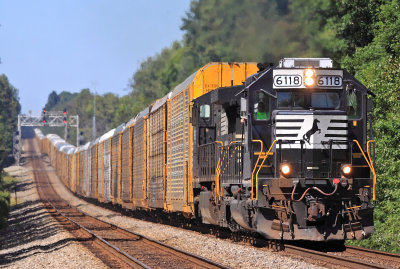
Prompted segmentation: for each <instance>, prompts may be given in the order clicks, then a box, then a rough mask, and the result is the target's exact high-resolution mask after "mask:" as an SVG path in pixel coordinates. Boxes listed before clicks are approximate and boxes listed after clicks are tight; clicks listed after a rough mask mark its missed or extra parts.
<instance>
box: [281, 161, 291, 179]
mask: <svg viewBox="0 0 400 269" xmlns="http://www.w3.org/2000/svg"><path fill="white" fill-rule="evenodd" d="M281 172H282V174H283V175H284V176H288V175H289V174H290V166H289V165H288V164H286V163H285V164H282V165H281Z"/></svg>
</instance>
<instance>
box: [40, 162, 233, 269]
mask: <svg viewBox="0 0 400 269" xmlns="http://www.w3.org/2000/svg"><path fill="white" fill-rule="evenodd" d="M34 170H35V171H34V172H35V173H37V171H36V169H34ZM47 181H48V186H49V187H50V188H51V189H52V190H53V192H54V193H56V191H55V189H54V187H53V186H52V184H51V183H50V181H49V178H48V176H47ZM39 184H40V183H39ZM40 189H41V186H40ZM41 191H42V190H41ZM57 196H58V195H57ZM58 198H59V199H60V201H62V202H64V203H66V204H67V205H68V207H69V208H72V209H74V210H76V211H78V212H79V213H81V214H82V215H83V216H85V217H89V218H93V219H96V221H98V222H100V223H103V224H106V225H109V226H111V227H114V228H117V229H120V230H122V231H124V232H126V233H128V234H129V235H134V236H137V237H139V238H141V239H145V240H147V241H149V242H151V243H153V244H156V245H160V246H163V247H165V248H168V249H170V250H172V251H175V252H178V253H180V254H183V255H187V256H190V257H192V258H194V259H197V260H199V261H201V262H204V263H207V264H209V265H211V266H214V267H217V268H223V269H231V267H228V266H225V265H222V264H220V263H217V262H214V261H212V260H209V259H207V258H204V257H201V256H198V255H196V254H193V253H189V252H186V251H184V250H181V249H178V248H175V247H172V246H169V245H167V244H165V243H162V242H160V241H157V240H153V239H151V238H148V237H146V236H143V235H141V234H138V233H135V232H132V231H129V230H127V229H125V228H122V227H119V226H117V225H115V224H113V223H109V222H107V221H104V220H100V219H98V218H94V217H92V216H90V215H88V214H86V213H85V212H83V211H82V210H80V209H78V208H76V207H74V206H71V205H70V204H68V202H66V201H65V200H64V199H63V198H61V197H58ZM45 200H46V201H47V202H48V203H49V204H50V205H51V206H52V207H53V208H54V210H56V211H57V213H58V214H60V215H62V216H63V217H64V218H66V219H68V220H69V221H70V222H72V223H74V224H75V225H77V226H79V227H80V228H82V229H83V230H85V231H86V232H88V233H90V234H91V235H92V236H94V237H95V238H97V239H99V240H100V241H102V242H103V243H104V244H106V245H108V246H109V247H112V248H113V249H114V250H115V251H117V252H118V253H121V254H122V255H124V256H125V257H127V258H128V259H131V260H132V261H134V262H135V263H138V264H139V265H140V266H142V267H143V268H150V267H149V266H147V265H146V264H144V263H142V262H140V261H139V260H137V259H136V258H134V257H132V256H131V255H129V254H128V253H126V252H124V251H123V250H121V249H119V248H118V247H117V246H115V245H113V244H111V243H109V242H108V241H107V240H105V239H103V238H102V237H101V236H99V235H97V234H96V233H94V232H92V231H90V230H89V229H87V228H85V227H84V226H82V225H80V224H79V223H77V222H76V221H74V220H72V219H71V218H69V217H68V216H66V215H65V214H63V213H62V212H60V211H59V210H57V208H56V207H55V206H54V205H53V203H51V202H50V201H48V199H45Z"/></svg>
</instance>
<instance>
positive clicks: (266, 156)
mask: <svg viewBox="0 0 400 269" xmlns="http://www.w3.org/2000/svg"><path fill="white" fill-rule="evenodd" d="M277 141H278V140H277V139H275V140H274V141H273V142H272V144H271V146H270V147H269V150H268V151H267V153H266V154H265V157H264V159H263V161H262V163H261V164H260V167H258V170H257V173H256V200H258V173H260V170H261V167H262V166H263V165H264V162H265V160H267V158H268V155H269V153H270V152H271V150H272V148H273V147H274V145H275V143H276V142H277ZM252 191H253V189H252ZM252 194H253V193H252Z"/></svg>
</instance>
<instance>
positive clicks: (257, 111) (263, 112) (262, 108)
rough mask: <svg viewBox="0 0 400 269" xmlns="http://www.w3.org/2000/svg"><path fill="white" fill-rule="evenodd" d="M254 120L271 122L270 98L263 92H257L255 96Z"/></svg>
mask: <svg viewBox="0 0 400 269" xmlns="http://www.w3.org/2000/svg"><path fill="white" fill-rule="evenodd" d="M253 102H254V119H256V120H269V119H270V118H271V113H270V112H269V96H268V95H267V94H265V93H264V92H262V91H256V92H255V95H254V99H253Z"/></svg>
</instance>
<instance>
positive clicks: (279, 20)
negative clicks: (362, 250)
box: [48, 0, 400, 252]
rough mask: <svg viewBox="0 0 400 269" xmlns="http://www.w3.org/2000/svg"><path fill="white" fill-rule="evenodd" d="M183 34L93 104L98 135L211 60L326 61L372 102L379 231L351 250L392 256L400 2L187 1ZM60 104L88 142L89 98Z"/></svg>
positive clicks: (398, 159) (398, 207) (399, 208)
mask: <svg viewBox="0 0 400 269" xmlns="http://www.w3.org/2000/svg"><path fill="white" fill-rule="evenodd" d="M181 29H182V30H183V31H184V35H183V37H182V40H181V41H175V42H174V43H173V44H171V46H169V47H166V48H164V49H163V50H162V51H161V52H159V53H157V54H156V55H154V56H151V57H148V58H147V59H146V60H145V61H143V62H142V63H141V65H140V68H139V69H138V70H137V71H136V72H135V73H134V74H133V75H132V77H131V84H130V87H131V92H130V93H129V94H127V95H126V96H123V97H120V98H119V97H118V96H116V95H114V94H112V93H109V94H106V95H101V96H97V97H96V102H97V104H98V105H97V108H98V110H97V119H98V124H97V132H98V134H102V133H104V132H105V131H107V130H109V129H110V128H114V127H116V126H117V125H119V124H121V123H122V122H124V121H127V120H129V119H130V118H132V117H134V116H135V115H136V114H137V113H139V112H140V111H141V110H142V109H143V108H144V107H146V106H148V105H149V104H150V103H151V102H153V101H154V100H155V99H157V98H160V97H162V96H164V95H165V94H167V93H168V92H169V91H171V90H173V88H174V87H175V86H176V85H178V84H179V83H180V82H182V81H183V80H184V79H185V78H186V77H188V76H189V75H190V74H192V73H193V72H194V71H195V70H197V69H198V68H199V67H201V66H203V65H204V64H206V63H208V62H210V61H228V62H229V61H255V62H266V63H274V64H277V62H278V60H279V59H281V58H283V57H330V58H332V59H334V63H335V65H336V66H337V67H342V68H345V69H347V70H348V71H350V72H351V73H352V74H353V75H355V76H356V78H357V79H359V80H360V81H361V82H362V83H363V84H365V85H366V86H367V87H368V88H370V89H371V91H372V92H373V93H374V94H375V95H376V97H375V98H374V111H373V127H374V136H375V139H376V141H377V142H376V170H377V175H378V187H377V198H378V203H377V207H376V210H375V227H376V230H377V232H376V233H375V234H374V235H373V236H372V237H371V238H370V239H368V240H364V241H361V242H356V243H357V244H361V245H364V246H368V247H374V248H379V249H382V250H386V251H396V252H400V235H399V234H398V232H397V231H398V223H399V222H400V200H399V197H400V181H399V179H400V148H399V147H398V145H399V144H400V132H399V130H400V116H399V113H400V79H399V77H400V1H399V0H392V1H390V0H341V1H336V0H315V1H308V0H253V1H245V0H192V2H191V4H190V9H189V10H188V11H187V13H186V15H185V16H184V18H183V19H182V26H181ZM52 94H53V93H52ZM55 94H56V93H55ZM56 95H57V94H56ZM67 95H68V96H69V97H68V98H69V99H68V98H66V99H63V98H64V97H66V96H67ZM53 97H55V96H54V94H53ZM58 97H59V101H57V102H55V103H54V102H53V103H52V104H51V106H52V109H53V108H54V109H56V108H57V109H58V110H62V108H63V107H64V106H66V107H67V108H69V111H70V112H72V113H78V114H79V115H80V117H81V121H82V126H85V127H84V128H83V129H84V132H85V138H86V139H90V137H91V136H90V135H91V130H90V126H91V117H92V115H93V94H92V93H90V91H89V89H84V90H82V91H81V92H80V93H79V94H72V95H71V94H70V93H66V92H63V93H60V95H59V96H58ZM70 97H71V98H70ZM49 98H50V96H49ZM53 99H54V98H53ZM67 99H68V100H67ZM63 100H64V101H63ZM49 101H50V100H49ZM48 104H49V103H48ZM57 106H58V107H57Z"/></svg>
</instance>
